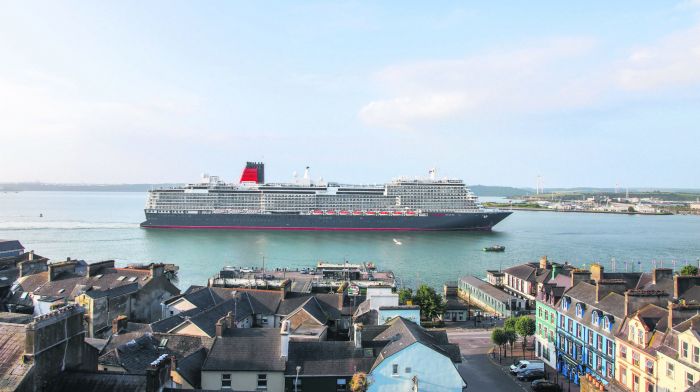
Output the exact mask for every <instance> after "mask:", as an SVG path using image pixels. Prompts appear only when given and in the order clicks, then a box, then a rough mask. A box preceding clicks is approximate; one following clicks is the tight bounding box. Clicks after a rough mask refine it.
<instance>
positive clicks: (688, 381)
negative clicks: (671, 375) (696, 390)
mask: <svg viewBox="0 0 700 392" xmlns="http://www.w3.org/2000/svg"><path fill="white" fill-rule="evenodd" d="M693 380H694V377H693V373H686V374H685V386H686V387H692V386H693V384H695V381H693Z"/></svg>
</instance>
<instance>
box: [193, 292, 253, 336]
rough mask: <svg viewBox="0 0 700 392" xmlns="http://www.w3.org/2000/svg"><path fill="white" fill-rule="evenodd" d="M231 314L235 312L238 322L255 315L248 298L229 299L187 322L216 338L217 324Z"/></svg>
mask: <svg viewBox="0 0 700 392" xmlns="http://www.w3.org/2000/svg"><path fill="white" fill-rule="evenodd" d="M229 312H231V313H234V312H235V314H234V318H235V320H236V321H241V320H243V319H245V318H246V317H248V316H250V315H251V314H253V310H252V308H251V306H250V301H249V300H248V296H241V297H236V298H231V299H228V300H226V301H224V302H221V303H220V304H218V305H215V306H213V307H211V308H209V309H206V310H204V311H203V312H200V313H198V314H196V315H193V316H191V317H190V318H189V319H188V320H186V321H185V322H186V323H191V324H194V325H196V326H197V327H198V328H199V329H201V330H202V331H203V332H204V333H206V334H207V335H209V336H211V337H214V335H216V323H217V322H218V321H219V320H221V318H222V317H224V316H226V315H227V314H228V313H229Z"/></svg>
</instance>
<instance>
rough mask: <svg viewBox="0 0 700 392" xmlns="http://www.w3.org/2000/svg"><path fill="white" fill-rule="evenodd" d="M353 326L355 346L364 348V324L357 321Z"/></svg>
mask: <svg viewBox="0 0 700 392" xmlns="http://www.w3.org/2000/svg"><path fill="white" fill-rule="evenodd" d="M352 327H353V332H354V333H353V341H354V342H355V348H362V324H361V323H355V324H353V325H352Z"/></svg>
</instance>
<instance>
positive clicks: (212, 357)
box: [202, 328, 285, 372]
mask: <svg viewBox="0 0 700 392" xmlns="http://www.w3.org/2000/svg"><path fill="white" fill-rule="evenodd" d="M280 343H281V339H280V332H279V330H278V329H276V328H233V329H230V330H226V333H225V334H224V336H217V337H216V338H215V340H214V343H213V345H212V348H211V350H210V351H209V356H207V359H206V360H205V361H204V365H203V366H202V371H207V370H211V371H218V370H230V371H279V372H282V371H284V370H285V360H284V359H283V358H282V357H281V350H280V345H281V344H280Z"/></svg>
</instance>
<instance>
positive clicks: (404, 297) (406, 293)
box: [399, 288, 413, 305]
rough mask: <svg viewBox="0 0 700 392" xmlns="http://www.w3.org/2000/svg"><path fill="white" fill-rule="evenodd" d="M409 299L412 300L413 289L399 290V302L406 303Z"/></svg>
mask: <svg viewBox="0 0 700 392" xmlns="http://www.w3.org/2000/svg"><path fill="white" fill-rule="evenodd" d="M411 300H413V290H411V289H409V288H403V289H400V290H399V304H401V305H406V303H407V302H408V301H411Z"/></svg>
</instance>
